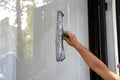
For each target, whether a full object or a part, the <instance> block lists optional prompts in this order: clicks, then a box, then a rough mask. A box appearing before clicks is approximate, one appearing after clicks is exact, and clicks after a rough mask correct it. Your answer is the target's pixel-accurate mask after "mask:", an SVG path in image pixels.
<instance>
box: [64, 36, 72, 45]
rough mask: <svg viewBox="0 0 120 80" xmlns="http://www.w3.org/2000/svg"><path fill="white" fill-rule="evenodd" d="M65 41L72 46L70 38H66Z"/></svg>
mask: <svg viewBox="0 0 120 80" xmlns="http://www.w3.org/2000/svg"><path fill="white" fill-rule="evenodd" d="M63 39H64V40H65V41H66V42H67V43H68V44H70V45H71V42H70V40H69V39H68V38H66V37H64V38H63Z"/></svg>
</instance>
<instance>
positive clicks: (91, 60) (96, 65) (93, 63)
mask: <svg viewBox="0 0 120 80" xmlns="http://www.w3.org/2000/svg"><path fill="white" fill-rule="evenodd" d="M74 47H75V49H76V50H77V51H78V52H79V54H80V55H81V56H82V58H83V59H84V61H85V62H86V63H87V65H88V66H89V67H90V68H91V69H92V70H93V71H95V72H96V73H97V74H99V75H100V76H102V75H103V73H102V72H104V71H108V70H109V69H108V68H107V67H106V65H105V64H104V63H103V62H102V61H100V60H99V59H98V58H97V57H96V56H94V55H93V54H92V53H91V52H90V51H89V50H88V49H86V48H85V47H83V46H82V45H81V44H80V43H77V44H76V45H75V46H74Z"/></svg>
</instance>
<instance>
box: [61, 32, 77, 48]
mask: <svg viewBox="0 0 120 80" xmlns="http://www.w3.org/2000/svg"><path fill="white" fill-rule="evenodd" d="M64 35H67V36H64V37H63V39H64V40H65V41H66V42H67V43H68V44H69V45H70V46H72V47H76V46H77V44H79V42H78V40H77V38H76V37H75V35H74V34H73V33H71V32H70V31H64Z"/></svg>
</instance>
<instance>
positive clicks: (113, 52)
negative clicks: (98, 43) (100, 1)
mask: <svg viewBox="0 0 120 80" xmlns="http://www.w3.org/2000/svg"><path fill="white" fill-rule="evenodd" d="M106 2H107V3H108V10H107V11H106V25H107V50H108V67H109V68H110V69H111V70H112V71H113V72H115V73H117V74H119V70H118V69H117V64H118V47H117V46H118V45H117V44H118V43H117V29H116V8H115V0H106Z"/></svg>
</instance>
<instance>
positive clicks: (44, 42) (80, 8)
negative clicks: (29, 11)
mask: <svg viewBox="0 0 120 80" xmlns="http://www.w3.org/2000/svg"><path fill="white" fill-rule="evenodd" d="M57 10H62V11H63V13H64V15H65V16H64V30H70V31H72V32H73V33H74V34H75V35H76V37H77V38H78V39H79V41H80V42H81V43H82V44H83V45H84V46H85V47H87V48H88V15H87V0H55V1H54V2H52V3H50V4H47V5H45V6H42V7H39V8H37V9H36V10H35V13H34V19H33V21H34V32H33V33H34V44H33V45H34V49H33V51H34V59H35V63H36V64H37V65H36V67H35V68H34V70H36V73H35V74H34V76H31V80H38V79H40V80H90V74H89V73H90V72H89V68H88V67H87V65H86V64H85V63H84V61H83V60H82V58H81V56H80V55H79V54H78V53H77V51H76V50H75V49H73V48H72V47H69V46H68V45H67V44H66V42H64V47H65V54H66V59H65V60H64V61H63V62H56V53H55V34H56V33H55V30H56V23H57V22H56V16H57V14H56V12H57Z"/></svg>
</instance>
